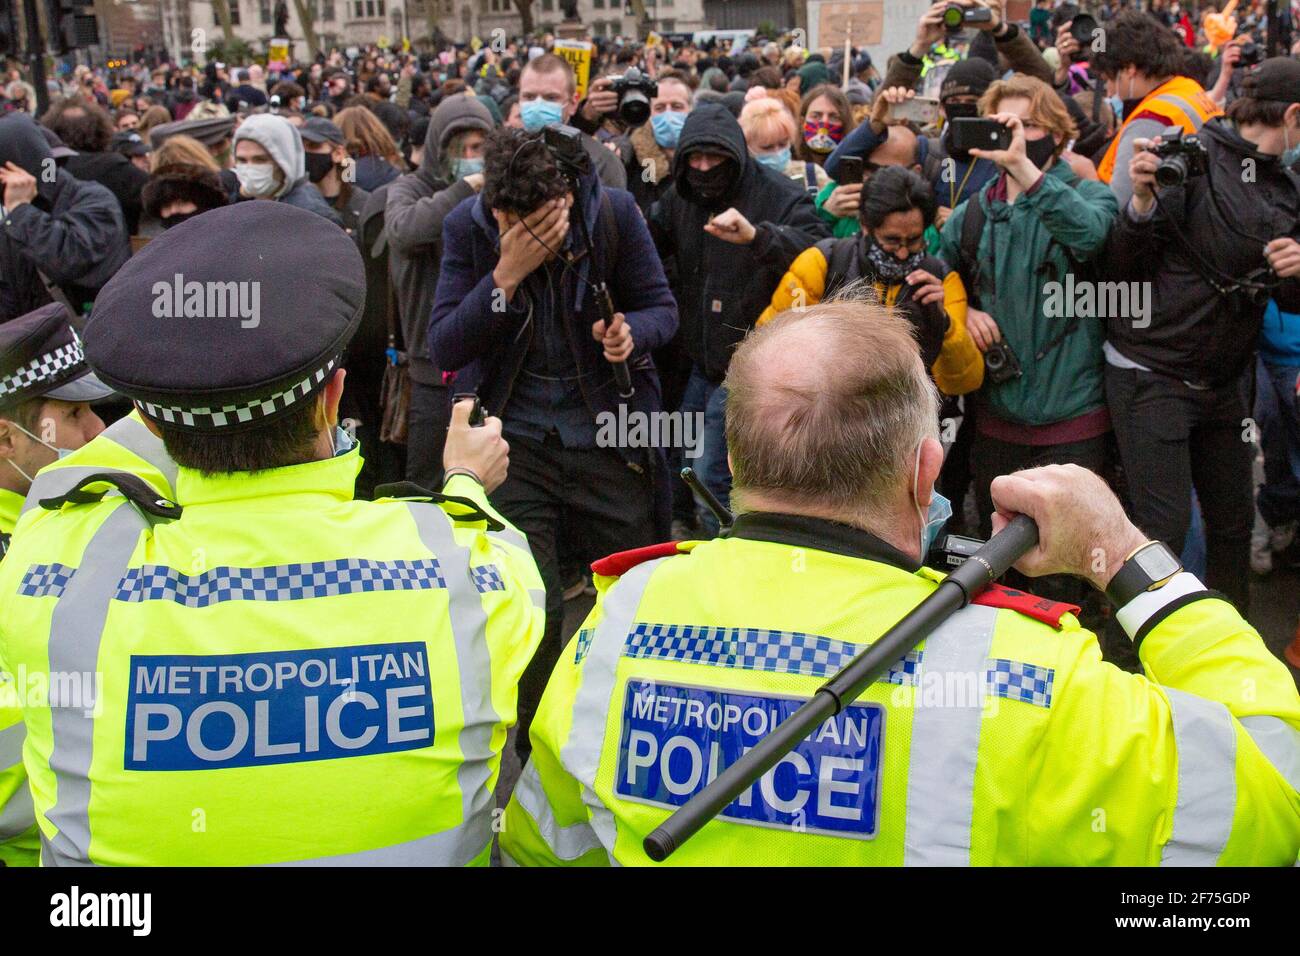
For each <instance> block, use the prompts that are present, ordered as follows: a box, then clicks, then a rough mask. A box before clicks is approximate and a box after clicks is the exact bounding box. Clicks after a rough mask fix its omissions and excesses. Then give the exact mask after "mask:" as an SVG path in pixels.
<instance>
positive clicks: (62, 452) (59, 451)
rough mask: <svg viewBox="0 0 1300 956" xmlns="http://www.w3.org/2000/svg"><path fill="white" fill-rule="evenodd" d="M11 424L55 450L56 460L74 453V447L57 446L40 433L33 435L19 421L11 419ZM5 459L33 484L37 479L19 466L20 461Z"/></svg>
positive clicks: (37, 442) (39, 443) (38, 442)
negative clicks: (39, 434)
mask: <svg viewBox="0 0 1300 956" xmlns="http://www.w3.org/2000/svg"><path fill="white" fill-rule="evenodd" d="M9 424H11V425H13V426H14V428H16V429H18V430H19V431H20V432H22V433H23V434H24V435H26V436H27V437H28V438H30V439H31V440H32V441H34V442H36V444H38V445H44V446H45V447H46V448H48V449H49V450H50V451H52V452H54V456H55V461H58V460H60V459H63V458H67V457H68V456H69V455H71V454H72V449H71V448H56V447H55V446H54V445H51V444H50V443H49V442H47V441H45V440H44V439H43V438H41V437H40V436H38V435H33V434H32V433H31V432H29V431H28V430H27V429H26V428H23V426H22V425H19V424H18V423H17V422H13V421H11V422H10V423H9ZM5 461H7V462H9V465H10V466H11V467H12V468H13V470H14V471H16V472H18V474H20V475H22V476H23V477H24V478H26V479H27V483H28V484H31V483H32V481H34V480H35V478H34V476H32V475H29V474H27V472H25V471H23V470H22V469H21V468H19V467H18V463H17V462H16V461H14V460H13V459H12V458H6V459H5ZM41 467H44V466H43V465H42V466H41Z"/></svg>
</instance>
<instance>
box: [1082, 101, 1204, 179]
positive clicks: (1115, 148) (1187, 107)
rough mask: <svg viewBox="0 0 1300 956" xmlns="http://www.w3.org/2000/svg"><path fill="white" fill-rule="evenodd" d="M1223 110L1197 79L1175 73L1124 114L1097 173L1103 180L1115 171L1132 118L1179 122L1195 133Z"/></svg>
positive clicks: (1186, 131) (1184, 130) (1185, 129)
mask: <svg viewBox="0 0 1300 956" xmlns="http://www.w3.org/2000/svg"><path fill="white" fill-rule="evenodd" d="M1222 113H1223V110H1221V109H1219V107H1218V104H1216V103H1215V102H1214V100H1212V99H1210V96H1209V94H1208V93H1206V92H1205V90H1203V89H1202V88H1201V85H1200V84H1199V83H1197V82H1196V81H1195V80H1192V79H1189V78H1188V77H1185V76H1175V77H1174V78H1173V79H1171V80H1169V81H1168V82H1167V83H1162V84H1161V85H1160V86H1158V87H1156V88H1155V89H1154V90H1152V91H1151V92H1150V93H1149V94H1147V96H1146V98H1145V99H1143V100H1142V102H1141V103H1139V104H1138V108H1137V109H1136V110H1134V111H1133V115H1132V116H1125V117H1124V122H1123V124H1122V125H1121V126H1120V128H1119V132H1118V133H1117V134H1116V136H1115V138H1114V139H1112V140H1111V141H1110V147H1109V148H1108V149H1107V150H1106V155H1105V156H1103V157H1102V159H1101V165H1100V166H1098V167H1097V175H1098V176H1100V177H1101V181H1102V182H1104V183H1108V182H1110V179H1111V176H1113V175H1114V174H1115V156H1116V155H1117V154H1118V153H1119V144H1120V142H1121V141H1122V140H1123V139H1124V131H1125V130H1127V129H1128V126H1129V124H1130V123H1132V122H1133V121H1134V120H1137V119H1139V118H1145V119H1154V120H1158V121H1160V122H1162V123H1163V124H1164V125H1166V126H1181V127H1182V129H1183V132H1184V133H1195V132H1196V131H1197V130H1199V129H1200V128H1201V124H1202V123H1204V122H1205V121H1206V120H1208V119H1209V118H1210V117H1212V116H1219V115H1220V114H1222Z"/></svg>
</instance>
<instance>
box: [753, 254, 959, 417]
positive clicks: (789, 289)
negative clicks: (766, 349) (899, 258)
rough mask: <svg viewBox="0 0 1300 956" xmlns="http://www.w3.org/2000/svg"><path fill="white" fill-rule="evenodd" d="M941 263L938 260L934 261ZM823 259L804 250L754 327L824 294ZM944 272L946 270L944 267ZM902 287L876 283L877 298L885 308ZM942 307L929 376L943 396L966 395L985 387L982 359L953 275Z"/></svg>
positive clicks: (946, 282)
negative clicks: (939, 341) (941, 329)
mask: <svg viewBox="0 0 1300 956" xmlns="http://www.w3.org/2000/svg"><path fill="white" fill-rule="evenodd" d="M935 261H940V260H935ZM827 267H828V263H827V261H826V256H825V254H824V253H823V252H822V250H821V249H819V248H818V247H817V246H812V247H811V248H809V249H805V250H804V251H803V252H802V253H800V254H799V257H798V258H797V259H795V260H794V262H793V263H792V264H791V265H790V270H789V271H788V272H787V273H786V274H785V275H784V276H783V277H782V278H781V281H780V282H779V283H778V284H777V287H776V291H775V292H774V293H773V294H772V302H771V304H770V305H769V306H768V307H767V308H766V309H764V310H763V314H762V315H760V316H759V317H758V322H757V323H755V324H756V325H762V324H763V323H764V322H769V321H771V319H772V317H773V316H775V315H776V314H777V313H779V312H784V311H786V310H787V309H797V308H800V307H804V306H809V305H815V304H816V303H818V302H820V301H821V300H822V296H824V295H825V294H826V271H827ZM945 268H946V267H945ZM902 290H903V284H902V283H898V284H897V285H891V286H886V285H885V284H884V283H880V282H878V283H876V295H877V296H879V297H880V301H881V302H883V303H884V304H885V305H888V306H892V305H894V303H895V302H897V301H898V296H899V293H900V292H901V291H902ZM943 290H944V296H943V307H944V311H946V312H947V313H948V330H947V332H945V333H944V336H943V347H942V348H941V349H940V351H939V358H938V359H937V360H936V361H935V363H934V364H933V365H931V366H930V374H931V375H932V376H934V382H935V384H936V385H938V386H939V391H941V392H943V393H944V394H945V395H965V394H966V393H967V392H973V391H975V389H977V388H979V387H980V386H981V385H982V384H983V383H984V356H983V354H981V352H980V350H979V347H978V346H976V345H975V340H974V339H972V338H971V336H970V332H968V331H967V330H966V287H965V286H964V285H963V284H962V281H961V276H960V275H958V274H957V272H956V271H953V270H949V271H947V272H946V273H945V274H944V276H943Z"/></svg>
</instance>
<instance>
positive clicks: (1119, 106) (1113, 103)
mask: <svg viewBox="0 0 1300 956" xmlns="http://www.w3.org/2000/svg"><path fill="white" fill-rule="evenodd" d="M1106 102H1107V103H1109V104H1110V110H1111V112H1112V113H1114V114H1115V122H1116V123H1122V122H1124V101H1123V100H1122V99H1121V98H1120V97H1118V96H1108V97H1106Z"/></svg>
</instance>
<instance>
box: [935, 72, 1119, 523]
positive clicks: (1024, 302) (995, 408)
mask: <svg viewBox="0 0 1300 956" xmlns="http://www.w3.org/2000/svg"><path fill="white" fill-rule="evenodd" d="M980 113H981V114H982V115H984V116H991V117H992V118H994V119H997V120H998V121H999V122H1001V123H1002V124H1003V125H1005V126H1007V127H1008V128H1009V129H1010V130H1011V133H1012V142H1011V145H1010V147H1009V148H1007V149H1005V150H972V155H978V156H981V157H985V158H988V159H990V160H992V161H993V162H994V163H996V164H997V165H998V167H999V168H1000V170H1001V171H1000V173H999V175H997V176H996V177H995V178H994V179H992V180H991V181H990V182H989V183H988V184H987V185H986V186H985V187H984V188H983V189H982V190H981V191H980V192H979V193H978V194H977V195H976V196H975V197H973V198H971V199H970V200H967V201H966V202H964V203H962V204H961V205H960V206H958V207H957V208H956V209H955V210H954V211H953V213H952V215H951V216H950V217H949V218H948V221H947V223H945V224H944V228H943V232H942V235H941V237H940V244H939V245H940V251H939V254H940V256H941V257H942V258H943V259H945V260H946V261H948V262H949V263H950V264H951V265H953V266H954V267H956V268H957V269H958V270H959V271H960V272H961V273H962V276H963V279H964V281H965V284H966V288H967V290H968V292H969V294H970V299H971V308H970V310H969V312H968V313H967V315H968V318H967V324H968V326H969V327H970V331H971V335H972V337H973V338H974V339H975V344H976V345H977V346H979V348H980V349H981V350H982V351H983V352H984V353H985V364H986V366H987V367H988V372H987V373H986V374H985V376H984V385H983V388H982V389H981V391H980V393H979V395H978V401H977V410H976V421H977V431H976V437H975V441H974V445H973V449H972V466H973V471H974V475H975V493H976V502H977V505H978V512H979V514H980V515H981V523H982V525H983V527H982V530H983V531H984V532H985V535H986V536H987V533H988V532H989V530H990V529H989V527H988V523H989V520H990V516H991V515H992V513H993V502H992V498H991V497H990V494H989V485H990V483H991V482H992V480H993V478H994V477H996V476H997V475H1004V474H1009V473H1011V472H1013V471H1016V470H1018V469H1021V468H1033V467H1036V466H1039V465H1047V464H1078V465H1082V466H1083V467H1085V468H1089V469H1091V470H1093V471H1101V470H1102V468H1103V465H1104V461H1105V448H1106V433H1107V432H1108V431H1109V430H1110V418H1109V415H1108V413H1107V410H1106V397H1105V394H1104V391H1103V385H1102V370H1103V364H1102V363H1103V357H1102V348H1101V346H1102V341H1103V339H1104V336H1105V327H1104V317H1103V316H1099V315H1097V314H1095V313H1096V312H1097V311H1099V310H1097V309H1096V308H1092V307H1091V306H1092V305H1093V304H1095V303H1094V301H1093V298H1092V296H1090V297H1089V298H1088V299H1087V300H1084V299H1082V298H1081V296H1082V294H1083V290H1084V289H1085V288H1087V286H1088V281H1087V280H1088V279H1089V276H1088V275H1087V274H1086V273H1085V272H1083V271H1082V270H1085V269H1086V263H1087V261H1088V260H1090V259H1092V258H1093V257H1094V256H1095V255H1096V254H1097V253H1098V252H1099V251H1100V249H1101V247H1102V245H1103V244H1104V243H1105V240H1106V236H1107V233H1108V232H1109V230H1110V226H1111V223H1112V221H1113V220H1114V219H1115V216H1116V215H1117V213H1118V207H1117V205H1116V202H1115V198H1114V196H1113V194H1111V192H1110V191H1109V189H1108V188H1107V187H1106V184H1105V183H1101V182H1095V181H1087V180H1081V179H1079V177H1078V176H1076V175H1075V174H1074V173H1073V172H1072V171H1071V170H1070V168H1069V166H1068V165H1067V164H1066V163H1065V162H1064V161H1062V160H1061V159H1060V155H1061V152H1062V151H1063V150H1064V149H1065V146H1066V144H1067V143H1068V142H1069V141H1070V140H1071V139H1073V138H1074V136H1075V129H1074V123H1073V122H1072V121H1071V119H1070V116H1069V114H1068V113H1067V112H1066V111H1065V107H1064V106H1062V105H1061V101H1060V99H1059V98H1058V97H1057V96H1056V95H1055V94H1054V93H1053V92H1052V90H1051V88H1050V87H1048V86H1047V84H1045V83H1043V82H1042V81H1041V80H1038V79H1035V78H1032V77H1027V76H1024V75H1021V74H1016V75H1014V76H1012V77H1011V78H1010V79H1007V80H999V81H998V82H996V83H994V84H993V85H992V86H991V87H989V89H988V91H987V92H986V93H985V94H984V96H983V97H982V98H981V100H980ZM976 203H978V206H979V210H978V212H975V213H974V215H978V216H981V217H982V220H983V223H982V228H981V229H980V233H979V238H978V244H977V245H975V246H974V249H975V255H974V256H969V255H967V254H965V253H963V247H964V246H965V247H967V248H968V249H969V248H970V247H971V246H972V243H971V241H970V238H969V237H968V238H967V241H966V242H965V243H964V242H963V231H964V230H965V223H966V220H967V218H968V217H969V216H971V215H972V208H973V206H974V205H975V204H976ZM1095 291H1096V290H1095V289H1094V290H1093V292H1094V293H1095ZM1076 302H1077V303H1078V305H1079V308H1077V309H1076V308H1075V307H1074V306H1075V304H1076ZM1072 316H1074V317H1073V318H1072ZM1008 351H1009V353H1011V354H1012V355H1014V359H1008V358H1007V352H1008ZM998 358H1002V359H1003V360H1004V361H1003V364H1004V365H1005V366H1006V367H1007V371H1006V374H997V373H996V372H995V370H994V365H995V364H996V360H997V359H998Z"/></svg>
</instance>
